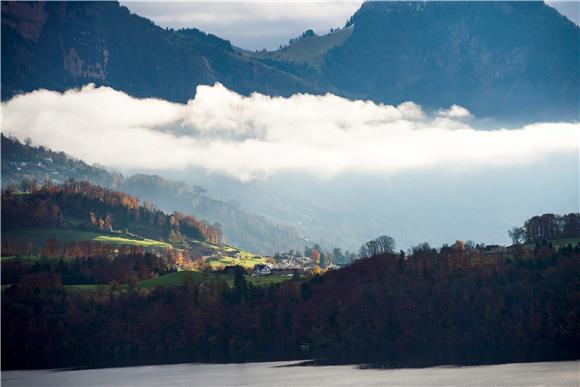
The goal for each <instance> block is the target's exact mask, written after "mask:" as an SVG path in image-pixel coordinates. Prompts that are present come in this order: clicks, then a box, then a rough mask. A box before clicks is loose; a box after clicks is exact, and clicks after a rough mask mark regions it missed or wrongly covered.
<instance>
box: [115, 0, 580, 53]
mask: <svg viewBox="0 0 580 387" xmlns="http://www.w3.org/2000/svg"><path fill="white" fill-rule="evenodd" d="M121 3H122V4H124V5H125V6H127V7H128V8H129V9H130V10H131V11H133V12H135V13H136V14H138V15H141V16H144V17H147V18H149V19H151V20H153V21H154V22H155V23H157V24H159V25H160V26H162V27H170V28H185V27H195V28H198V29H201V30H203V31H205V32H209V33H212V34H215V35H217V36H219V37H222V38H225V39H228V40H230V41H231V42H232V44H234V45H235V46H238V47H241V48H245V49H250V50H260V49H263V48H266V49H269V50H272V49H276V48H278V47H279V46H280V45H281V44H286V43H288V40H289V39H291V38H295V37H297V36H298V35H300V34H301V33H302V32H304V31H305V30H307V29H310V28H312V29H313V30H314V31H315V32H316V33H318V34H325V33H327V32H328V31H329V30H330V28H336V27H343V26H344V24H345V22H346V21H347V20H348V18H349V17H350V16H351V15H352V14H354V13H355V12H356V10H357V9H358V8H359V7H360V5H361V4H362V1H361V0H358V1H348V0H345V1H308V0H295V1H290V2H289V1H278V0H274V1H267V2H266V1H256V0H253V1H230V2H220V1H214V2H210V1H192V2H189V1H181V2H158V1H145V2H143V1H122V2H121ZM547 3H548V4H549V5H551V6H553V7H554V8H556V9H557V10H559V11H560V13H562V14H564V15H565V16H567V17H568V18H569V19H571V20H572V21H574V22H575V23H576V24H578V23H579V19H580V10H579V5H580V2H578V1H549V2H547Z"/></svg>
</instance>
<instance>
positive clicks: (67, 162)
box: [1, 135, 306, 254]
mask: <svg viewBox="0 0 580 387" xmlns="http://www.w3.org/2000/svg"><path fill="white" fill-rule="evenodd" d="M1 138H2V187H3V188H6V187H8V186H9V185H20V184H21V183H22V182H23V181H29V182H32V181H33V180H36V181H37V182H43V181H44V179H45V176H49V177H50V179H51V181H52V182H53V183H55V184H60V183H64V182H66V180H68V179H69V178H73V179H76V180H79V181H88V182H91V183H92V184H97V185H100V186H103V187H106V188H109V189H115V190H119V191H123V192H126V193H128V194H130V195H135V196H137V197H139V198H140V199H141V200H144V201H148V202H150V203H154V204H155V205H157V206H158V207H159V208H160V209H162V210H163V211H166V212H169V213H171V212H173V211H180V212H185V213H193V214H195V215H196V216H198V217H200V218H203V219H205V220H207V221H209V222H212V223H219V224H220V225H221V227H222V231H223V233H224V236H225V238H224V239H225V240H226V241H227V242H228V243H232V244H234V245H236V246H240V247H241V248H243V249H246V250H249V251H252V252H255V253H261V254H273V253H275V252H276V251H278V250H281V251H284V250H288V249H297V248H298V249H301V248H303V247H304V245H305V243H306V241H305V239H304V238H303V237H301V236H300V235H299V234H298V232H297V231H296V230H295V229H294V228H292V227H289V226H285V225H283V224H276V223H273V222H270V221H268V220H266V219H265V218H264V217H263V216H260V215H256V214H255V213H252V212H249V211H247V210H245V209H244V208H242V207H241V205H240V204H239V203H238V202H234V201H224V200H217V199H214V198H212V197H210V196H209V195H208V194H207V192H206V191H205V190H204V189H203V188H202V187H199V186H194V187H191V186H188V185H187V184H185V183H182V182H175V181H170V180H166V179H163V178H161V177H159V176H155V175H144V174H138V175H133V176H129V177H126V178H125V177H123V176H122V175H120V174H118V173H111V172H109V171H107V170H105V169H104V168H101V167H98V166H90V165H87V164H86V163H84V162H82V161H80V160H75V159H73V158H71V157H69V156H68V155H66V154H65V153H63V152H59V153H58V152H53V151H51V150H49V149H46V148H44V147H34V146H31V145H27V144H22V143H20V142H19V141H17V140H14V139H11V138H8V137H6V136H4V135H2V136H1Z"/></svg>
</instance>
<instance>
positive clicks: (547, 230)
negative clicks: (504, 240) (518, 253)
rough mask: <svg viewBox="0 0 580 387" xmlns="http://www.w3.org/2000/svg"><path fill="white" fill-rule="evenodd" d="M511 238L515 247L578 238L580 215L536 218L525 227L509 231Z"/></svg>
mask: <svg viewBox="0 0 580 387" xmlns="http://www.w3.org/2000/svg"><path fill="white" fill-rule="evenodd" d="M509 236H510V238H511V239H512V242H513V244H514V245H519V244H522V243H540V242H543V241H550V240H554V239H565V238H573V237H578V236H580V214H579V213H569V214H566V215H554V214H543V215H540V216H534V217H532V218H530V219H528V220H526V222H525V223H524V225H523V226H521V227H514V228H512V229H511V230H509Z"/></svg>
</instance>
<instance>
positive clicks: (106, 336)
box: [2, 242, 580, 368]
mask: <svg viewBox="0 0 580 387" xmlns="http://www.w3.org/2000/svg"><path fill="white" fill-rule="evenodd" d="M137 261H139V260H136V259H135V256H130V255H129V256H127V257H124V258H122V259H121V261H120V262H118V263H116V262H114V260H113V261H108V262H107V261H101V262H96V261H95V262H88V261H82V260H76V261H71V262H66V261H62V260H61V261H60V262H54V263H52V264H50V263H46V262H45V263H42V262H39V263H36V264H33V265H29V266H27V267H22V268H20V271H18V270H16V269H13V270H11V275H12V276H13V279H14V281H15V283H14V285H12V286H10V287H9V288H7V289H5V290H4V292H3V297H2V315H3V318H2V333H3V343H2V355H3V359H4V360H5V361H4V362H3V367H8V368H13V367H36V366H41V365H43V364H44V365H46V364H50V365H51V366H62V365H65V364H67V360H70V359H71V358H75V357H76V358H77V359H80V358H83V359H93V360H85V361H86V362H87V364H92V363H91V361H93V362H94V361H95V360H94V359H95V358H107V357H110V356H114V355H118V354H127V355H131V356H134V355H137V354H171V353H176V352H180V351H194V352H205V351H224V352H230V351H249V352H258V351H260V350H265V349H288V348H297V347H298V346H300V345H308V346H311V347H312V348H330V349H332V350H336V351H338V350H343V351H351V350H370V349H371V348H391V349H396V348H406V347H408V346H413V345H418V346H421V345H442V346H443V345H483V346H497V345H512V344H513V345H523V344H551V345H560V344H568V345H576V346H578V345H579V344H580V320H579V319H578V314H579V313H580V245H576V246H572V245H564V246H561V247H559V248H555V247H554V246H553V245H552V244H550V243H541V244H538V245H537V246H535V247H533V248H532V249H531V250H527V249H524V248H521V249H518V250H517V251H515V252H514V254H510V255H508V256H506V255H503V254H500V255H486V254H483V253H481V252H478V251H477V250H473V249H471V248H469V247H468V246H466V245H464V244H462V243H460V242H457V243H455V244H454V245H452V246H444V247H442V248H440V249H438V250H437V249H432V248H430V247H428V246H426V245H425V246H422V247H418V248H416V249H414V250H413V251H412V252H411V253H409V254H404V253H399V254H391V253H385V254H381V255H376V256H373V257H370V258H363V259H360V260H357V261H356V262H355V263H353V264H352V265H350V266H349V267H347V268H345V269H341V270H335V271H329V272H327V273H326V274H324V275H322V276H318V275H315V276H313V277H310V278H307V279H292V280H288V281H286V282H284V283H281V284H276V285H271V286H269V287H266V288H264V287H256V286H253V285H252V284H251V283H249V282H248V281H247V280H246V277H244V276H243V275H241V274H240V273H239V272H236V275H235V279H234V281H233V284H231V283H230V284H228V283H227V282H226V281H224V280H220V279H219V278H216V277H212V278H206V279H201V280H196V279H194V278H191V279H190V280H189V281H187V282H186V283H184V284H182V285H180V286H173V287H156V288H154V289H153V290H148V289H141V288H139V287H135V286H131V285H129V286H128V287H124V288H119V287H118V286H111V287H109V288H101V289H100V290H93V291H75V292H71V291H69V290H68V289H67V288H65V287H64V285H63V284H66V283H71V281H74V278H75V276H85V277H90V276H95V275H101V276H103V277H102V279H105V278H107V279H110V280H120V279H119V278H113V277H106V273H113V272H115V271H116V269H113V270H111V269H112V266H113V265H126V267H130V268H132V269H131V270H132V271H131V273H132V275H134V276H140V274H139V271H140V272H141V273H148V272H154V271H159V267H158V266H156V263H155V260H154V259H152V258H151V257H149V258H147V259H144V260H143V263H141V264H139V265H141V266H140V268H137V266H136V265H137ZM145 262H148V263H145ZM107 265H110V266H107ZM99 273H100V274H99ZM146 275H147V274H144V276H145V277H146ZM48 360H50V363H47V361H48Z"/></svg>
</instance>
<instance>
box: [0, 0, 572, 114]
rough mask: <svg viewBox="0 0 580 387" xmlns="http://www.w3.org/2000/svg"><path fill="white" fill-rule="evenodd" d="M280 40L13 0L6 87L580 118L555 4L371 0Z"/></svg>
mask: <svg viewBox="0 0 580 387" xmlns="http://www.w3.org/2000/svg"><path fill="white" fill-rule="evenodd" d="M311 32H312V31H306V33H305V34H303V36H301V37H299V38H297V39H293V40H291V41H290V44H289V45H287V46H284V47H282V48H281V49H280V50H276V51H272V52H264V51H261V52H249V51H244V50H239V49H235V48H233V47H232V45H231V44H230V42H228V41H226V40H223V39H220V38H219V37H216V36H213V35H210V34H205V33H203V32H201V31H199V30H196V29H195V28H191V29H184V30H178V31H174V30H170V29H163V28H161V27H158V26H156V25H155V24H154V23H153V22H151V21H150V20H148V19H145V18H143V17H140V16H137V15H135V14H131V13H130V11H129V10H128V9H127V8H125V7H123V6H120V5H119V4H118V3H112V2H70V3H67V2H64V3H61V2H58V3H57V2H47V3H41V2H32V3H24V2H7V3H3V4H2V54H3V55H2V86H3V87H2V99H3V100H6V99H8V98H10V97H12V96H13V95H15V94H16V93H19V92H27V91H31V90H35V89H38V88H48V89H54V90H65V89H67V88H71V87H78V86H81V85H83V84H86V83H89V82H94V83H96V84H97V85H107V86H111V87H113V88H115V89H118V90H123V91H125V92H127V93H129V94H131V95H134V96H139V97H143V96H148V97H150V96H153V97H159V98H163V99H167V100H171V101H180V102H184V101H186V100H188V99H189V98H192V97H193V96H194V95H195V88H196V86H197V85H200V84H213V83H215V82H220V83H222V84H224V85H225V86H226V87H228V88H229V89H232V90H235V91H237V92H240V93H242V94H249V93H251V92H253V91H257V92H261V93H265V94H269V95H289V94H292V93H296V92H310V93H324V92H332V93H335V94H338V95H341V96H345V97H349V98H362V99H370V100H373V101H376V102H382V103H388V104H398V103H401V102H404V101H414V102H416V103H419V104H421V105H424V106H425V107H427V108H429V109H439V108H442V107H447V106H450V105H451V104H459V105H462V106H465V107H466V108H468V109H469V110H470V111H472V112H473V113H474V114H475V115H477V116H480V117H493V118H499V119H502V120H512V121H513V120H520V121H521V120H524V121H527V122H530V121H532V120H540V119H541V120H543V119H552V120H554V119H557V120H563V119H578V117H579V112H578V105H579V103H580V100H579V98H580V97H579V96H580V89H579V84H580V79H579V71H578V63H580V28H579V27H578V26H577V25H575V24H574V23H572V22H571V21H570V20H568V19H567V18H566V17H564V16H562V15H560V14H559V13H558V12H557V11H556V10H555V9H553V8H551V7H549V6H547V5H546V4H544V3H543V2H539V1H534V2H391V1H389V2H365V3H364V4H363V5H362V6H361V8H360V9H359V10H358V11H357V12H356V13H355V14H354V15H353V16H352V17H351V18H350V20H349V21H348V22H347V23H346V28H343V29H338V30H337V31H332V32H331V33H330V34H327V35H323V36H317V35H315V34H313V33H311Z"/></svg>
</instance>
